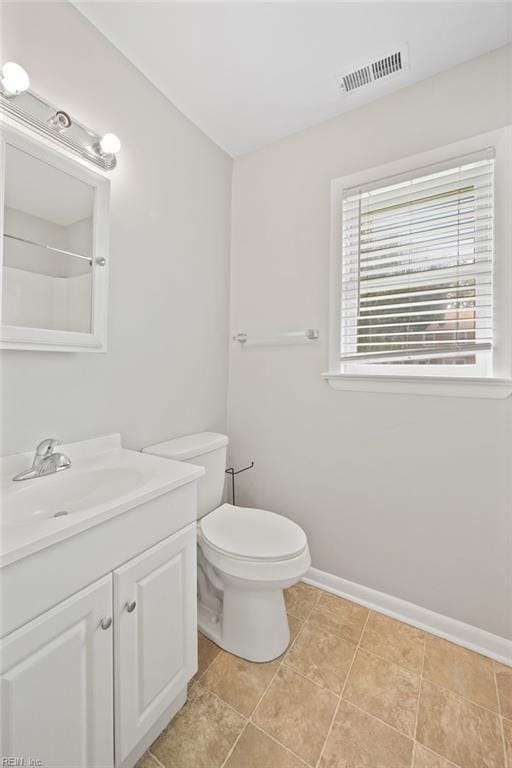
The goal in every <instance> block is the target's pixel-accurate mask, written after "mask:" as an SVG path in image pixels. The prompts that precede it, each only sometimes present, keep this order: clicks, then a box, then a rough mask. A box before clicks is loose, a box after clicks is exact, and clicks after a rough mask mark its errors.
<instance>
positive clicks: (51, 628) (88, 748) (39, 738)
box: [0, 575, 114, 768]
mask: <svg viewBox="0 0 512 768" xmlns="http://www.w3.org/2000/svg"><path fill="white" fill-rule="evenodd" d="M34 586H37V585H34ZM111 615H112V576H110V575H109V576H105V577H104V578H102V579H100V580H99V581H97V582H95V583H94V584H92V585H91V586H90V587H86V588H85V589H83V590H81V592H79V593H78V594H77V595H73V596H72V597H70V598H69V599H68V600H65V601H64V602H63V603H60V604H59V605H57V606H56V607H55V608H52V609H51V610H49V611H47V612H46V613H44V614H43V615H42V616H39V617H38V618H37V619H34V620H33V621H31V622H29V623H28V624H26V625H25V626H24V627H21V629H19V630H17V631H16V632H13V633H12V634H11V635H9V636H8V637H7V638H5V639H4V640H3V641H2V644H1V648H0V658H1V662H0V663H1V669H2V718H1V722H2V726H1V728H2V738H1V749H0V754H1V756H2V758H3V759H6V758H18V759H20V758H25V764H26V765H28V764H30V763H29V758H31V759H32V760H35V761H39V760H40V761H41V762H40V763H34V764H36V765H38V764H39V765H44V766H45V767H46V766H48V768H70V766H73V768H92V767H93V766H101V767H102V768H107V766H111V765H112V763H113V755H114V748H113V747H114V745H113V731H114V729H113V721H114V713H113V707H112V701H113V655H112V626H110V627H109V628H107V630H103V629H101V622H102V621H105V619H108V617H111ZM106 623H108V621H107V622H106ZM13 764H14V763H13ZM17 765H21V763H17Z"/></svg>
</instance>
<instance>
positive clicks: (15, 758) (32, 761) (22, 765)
mask: <svg viewBox="0 0 512 768" xmlns="http://www.w3.org/2000/svg"><path fill="white" fill-rule="evenodd" d="M1 765H2V766H4V765H5V766H15V768H30V766H39V767H40V768H42V766H43V761H42V760H40V759H39V758H38V757H20V756H19V755H10V756H9V757H2V762H1Z"/></svg>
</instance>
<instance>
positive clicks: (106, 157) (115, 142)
mask: <svg viewBox="0 0 512 768" xmlns="http://www.w3.org/2000/svg"><path fill="white" fill-rule="evenodd" d="M94 149H95V150H96V152H97V153H98V154H99V155H100V157H101V158H103V162H104V163H105V166H106V168H108V169H109V170H111V169H112V168H115V167H116V162H117V160H116V154H117V152H119V150H120V149H121V142H120V140H119V138H118V137H117V136H116V134H115V133H105V134H103V136H102V137H101V139H100V140H99V141H98V142H97V143H96V144H95V145H94Z"/></svg>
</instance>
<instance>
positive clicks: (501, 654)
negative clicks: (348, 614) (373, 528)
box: [303, 568, 512, 667]
mask: <svg viewBox="0 0 512 768" xmlns="http://www.w3.org/2000/svg"><path fill="white" fill-rule="evenodd" d="M303 581H305V582H306V583H307V584H311V585H312V586H314V587H319V588H320V589H325V590H326V591H327V592H332V593H333V594H334V595H339V596H340V597H345V598H346V599H347V600H353V601H354V602H356V603H361V605H365V606H366V607H367V608H373V609H374V610H376V611H379V612H380V613H385V614H386V615H387V616H391V617H392V618H394V619H399V620H400V621H404V622H405V623H407V624H412V625H413V626H414V627H418V628H419V629H423V630H425V631H426V632H430V633H431V634H433V635H439V637H444V638H445V639H446V640H451V641H452V642H453V643H457V644H458V645H462V646H464V647H465V648H469V649H470V650H472V651H476V652H477V653H482V654H483V655H484V656H490V658H491V659H495V660H496V661H499V662H501V663H502V664H507V665H508V666H511V667H512V640H507V639H506V638H505V637H499V635H493V634H492V633H491V632H486V631H485V629H480V628H479V627H474V626H472V625H471V624H465V623H464V622H463V621H458V620H457V619H451V618H450V617H449V616H443V615H442V614H441V613H435V612H434V611H429V610H428V609H427V608H422V607H421V606H419V605H415V604H414V603H408V602H407V600H401V599H400V598H399V597H393V596H392V595H387V594H385V593H384V592H378V591H377V590H376V589H370V588H369V587H364V586H362V585H361V584H356V583H355V582H353V581H348V580H347V579H342V578H341V577H340V576H334V575H333V574H331V573H326V572H325V571H319V570H318V568H310V569H309V571H308V572H307V574H306V576H305V577H304V579H303Z"/></svg>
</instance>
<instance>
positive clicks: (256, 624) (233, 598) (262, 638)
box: [197, 577, 290, 662]
mask: <svg viewBox="0 0 512 768" xmlns="http://www.w3.org/2000/svg"><path fill="white" fill-rule="evenodd" d="M237 582H238V583H237ZM197 620H198V625H199V630H200V631H201V632H202V633H203V634H204V635H206V637H208V638H209V639H210V640H212V641H213V642H214V643H216V644H217V645H218V646H220V647H221V648H223V649H224V650H225V651H228V652H229V653H232V654H234V655H235V656H240V657H241V658H242V659H246V660H247V661H255V662H264V661H272V659H276V658H277V657H278V656H280V655H281V654H282V653H283V652H284V651H285V650H286V649H287V647H288V645H289V642H290V629H289V626H288V617H287V615H286V608H285V603H284V595H283V590H282V589H269V588H267V589H261V587H260V588H259V589H250V587H248V585H247V582H242V581H241V580H238V579H232V578H229V577H228V579H227V580H226V583H225V586H224V591H223V600H222V613H221V614H220V615H219V614H218V613H216V612H214V611H212V610H211V609H210V608H208V607H207V606H205V605H203V604H202V603H201V602H200V601H199V605H198V616H197Z"/></svg>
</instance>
